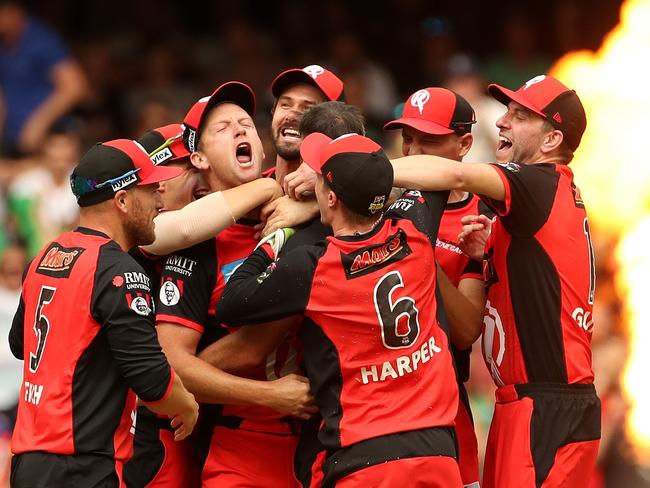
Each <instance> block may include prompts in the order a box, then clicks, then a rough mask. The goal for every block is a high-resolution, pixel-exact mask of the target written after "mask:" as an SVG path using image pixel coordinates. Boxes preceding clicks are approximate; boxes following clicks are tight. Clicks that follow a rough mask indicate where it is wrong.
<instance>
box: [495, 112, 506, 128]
mask: <svg viewBox="0 0 650 488" xmlns="http://www.w3.org/2000/svg"><path fill="white" fill-rule="evenodd" d="M495 125H496V126H497V127H498V128H499V129H504V128H506V127H507V126H508V112H506V113H504V114H503V115H502V116H501V117H499V118H498V119H497V121H496V123H495Z"/></svg>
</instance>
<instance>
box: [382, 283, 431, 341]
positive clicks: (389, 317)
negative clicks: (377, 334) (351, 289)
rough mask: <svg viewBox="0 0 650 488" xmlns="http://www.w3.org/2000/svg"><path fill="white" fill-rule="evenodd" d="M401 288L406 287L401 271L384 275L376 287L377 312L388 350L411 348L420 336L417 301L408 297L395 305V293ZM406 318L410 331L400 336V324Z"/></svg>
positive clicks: (383, 339)
mask: <svg viewBox="0 0 650 488" xmlns="http://www.w3.org/2000/svg"><path fill="white" fill-rule="evenodd" d="M400 287H404V280H403V279H402V275H401V274H400V273H399V271H391V272H390V273H388V274H386V275H384V276H383V277H382V278H381V279H380V280H379V281H378V282H377V284H376V285H375V293H374V298H375V310H376V311H377V318H378V319H379V325H380V326H381V340H382V341H383V342H384V346H386V347H387V348H388V349H404V348H407V347H410V346H411V345H412V344H413V343H414V342H415V341H416V340H417V338H418V336H419V335H420V322H419V321H418V314H419V311H418V309H417V307H416V306H415V300H413V299H412V298H411V297H408V296H406V297H402V298H400V299H399V300H397V301H396V302H395V303H393V299H392V295H393V292H394V291H395V288H400ZM404 317H405V318H406V320H407V328H408V331H407V332H406V333H405V334H400V333H399V330H398V329H399V323H400V319H403V318H404Z"/></svg>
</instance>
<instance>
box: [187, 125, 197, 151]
mask: <svg viewBox="0 0 650 488" xmlns="http://www.w3.org/2000/svg"><path fill="white" fill-rule="evenodd" d="M187 132H188V133H189V134H188V135H187V148H188V149H189V150H190V152H194V151H196V131H195V130H194V129H192V128H191V127H188V131H187Z"/></svg>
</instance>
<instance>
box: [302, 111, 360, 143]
mask: <svg viewBox="0 0 650 488" xmlns="http://www.w3.org/2000/svg"><path fill="white" fill-rule="evenodd" d="M364 123H365V120H364V118H363V115H362V114H361V110H360V109H359V107H356V106H355V105H348V104H347V103H343V102H323V103H319V104H318V105H315V106H313V107H311V108H310V109H309V110H307V111H306V112H305V114H304V115H303V116H302V120H301V121H300V135H301V136H302V137H305V136H307V135H309V134H311V133H313V132H322V133H323V134H325V135H326V136H327V137H331V138H332V139H336V138H337V137H339V136H342V135H343V134H350V133H355V134H361V135H365V133H366V128H365V126H364Z"/></svg>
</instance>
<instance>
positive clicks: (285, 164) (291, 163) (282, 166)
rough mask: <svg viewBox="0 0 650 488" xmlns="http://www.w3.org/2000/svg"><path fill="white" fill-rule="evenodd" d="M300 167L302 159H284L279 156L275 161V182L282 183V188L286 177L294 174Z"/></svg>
mask: <svg viewBox="0 0 650 488" xmlns="http://www.w3.org/2000/svg"><path fill="white" fill-rule="evenodd" d="M298 166H300V159H292V160H288V159H284V158H283V157H281V156H278V157H277V158H276V159H275V181H277V182H278V183H280V186H282V184H283V183H284V177H285V176H287V175H288V174H289V173H293V172H294V171H296V170H297V169H298Z"/></svg>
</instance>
